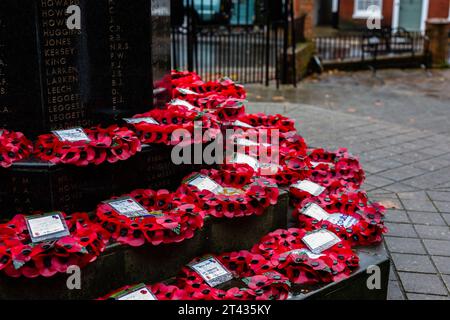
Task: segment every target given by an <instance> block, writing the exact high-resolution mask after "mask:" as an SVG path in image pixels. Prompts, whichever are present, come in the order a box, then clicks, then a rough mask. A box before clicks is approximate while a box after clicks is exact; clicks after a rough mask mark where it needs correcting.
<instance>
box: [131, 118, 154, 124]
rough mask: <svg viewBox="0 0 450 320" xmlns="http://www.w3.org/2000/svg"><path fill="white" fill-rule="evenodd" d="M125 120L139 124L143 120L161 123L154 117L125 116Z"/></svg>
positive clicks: (149, 122) (150, 122)
mask: <svg viewBox="0 0 450 320" xmlns="http://www.w3.org/2000/svg"><path fill="white" fill-rule="evenodd" d="M123 120H124V121H125V122H126V123H129V124H138V123H141V122H144V123H148V124H159V122H158V121H156V120H155V119H153V118H152V117H142V118H124V119H123Z"/></svg>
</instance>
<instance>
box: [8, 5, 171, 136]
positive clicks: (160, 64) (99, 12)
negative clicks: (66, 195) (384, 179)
mask: <svg viewBox="0 0 450 320" xmlns="http://www.w3.org/2000/svg"><path fill="white" fill-rule="evenodd" d="M152 12H153V13H154V14H152ZM166 20H169V4H168V1H161V0H133V1H128V0H95V1H91V0H2V1H0V127H3V128H7V129H11V130H15V131H22V132H24V133H25V134H26V135H28V136H31V137H34V136H36V135H38V134H42V133H46V132H48V131H50V130H54V129H62V128H69V127H74V126H89V125H92V124H96V123H98V122H101V123H105V124H110V123H113V122H116V121H117V120H119V119H120V118H122V117H128V116H131V115H133V114H136V113H142V112H145V111H147V110H149V109H150V108H152V107H153V105H154V101H153V100H154V97H153V92H154V93H155V94H156V96H157V99H156V102H157V103H162V102H164V101H166V100H167V99H168V97H169V94H170V85H168V84H170V75H169V74H170V31H169V29H168V28H169V23H166ZM77 21H78V22H79V25H77V23H76V22H77ZM152 29H155V30H154V31H156V32H153V35H154V37H153V40H152ZM164 37H165V38H164ZM163 38H164V39H163ZM168 75H169V76H168ZM154 86H156V88H154Z"/></svg>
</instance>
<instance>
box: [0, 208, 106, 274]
mask: <svg viewBox="0 0 450 320" xmlns="http://www.w3.org/2000/svg"><path fill="white" fill-rule="evenodd" d="M61 215H62V216H63V217H65V221H66V224H67V227H68V230H69V231H70V235H69V236H65V237H62V238H59V239H58V240H54V241H44V242H40V243H32V242H31V238H30V235H29V232H28V228H27V223H26V221H25V217H24V216H23V215H16V216H15V217H14V218H13V219H12V220H10V221H9V222H7V223H5V224H2V225H0V270H2V271H3V272H4V273H5V274H6V275H8V276H10V277H14V278H17V277H21V276H24V277H26V278H35V277H39V276H43V277H51V276H53V275H55V274H57V273H65V272H66V271H67V268H68V267H70V266H73V265H76V266H79V267H84V266H86V265H87V264H89V263H91V262H93V261H95V260H96V259H97V257H98V256H99V255H100V254H101V253H102V252H103V251H104V249H105V247H106V244H107V242H108V241H109V237H108V233H107V232H105V231H104V230H103V229H102V228H101V227H100V226H99V225H98V224H96V223H94V222H92V221H91V220H90V219H89V216H88V215H87V213H75V214H73V215H70V216H68V215H65V214H64V213H61Z"/></svg>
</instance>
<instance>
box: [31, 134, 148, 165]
mask: <svg viewBox="0 0 450 320" xmlns="http://www.w3.org/2000/svg"><path fill="white" fill-rule="evenodd" d="M140 150H141V143H140V141H139V139H138V138H137V136H136V134H135V133H134V132H133V131H131V130H129V129H128V128H126V127H118V126H117V125H113V126H110V127H108V128H102V127H100V126H98V127H93V128H90V129H82V128H74V129H68V130H60V131H54V133H50V134H45V135H41V136H39V137H38V140H37V142H36V147H35V154H36V156H37V157H38V158H40V159H42V160H46V161H50V162H52V163H55V164H59V163H63V164H72V165H75V166H87V165H89V164H95V165H99V164H102V163H104V162H109V163H114V162H117V161H119V160H127V159H129V158H130V157H131V156H133V155H135V154H136V153H137V152H138V151H140Z"/></svg>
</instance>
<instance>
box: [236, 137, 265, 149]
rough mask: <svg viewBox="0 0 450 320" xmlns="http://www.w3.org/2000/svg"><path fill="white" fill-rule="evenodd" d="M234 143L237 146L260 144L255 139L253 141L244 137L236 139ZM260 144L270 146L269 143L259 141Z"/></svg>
mask: <svg viewBox="0 0 450 320" xmlns="http://www.w3.org/2000/svg"><path fill="white" fill-rule="evenodd" d="M236 144H237V145H238V146H243V147H256V146H259V145H260V144H259V143H258V142H257V141H253V140H250V139H244V138H238V139H236ZM261 145H262V146H263V147H270V146H271V144H269V143H261Z"/></svg>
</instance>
